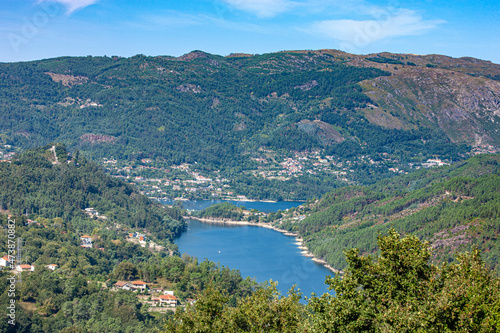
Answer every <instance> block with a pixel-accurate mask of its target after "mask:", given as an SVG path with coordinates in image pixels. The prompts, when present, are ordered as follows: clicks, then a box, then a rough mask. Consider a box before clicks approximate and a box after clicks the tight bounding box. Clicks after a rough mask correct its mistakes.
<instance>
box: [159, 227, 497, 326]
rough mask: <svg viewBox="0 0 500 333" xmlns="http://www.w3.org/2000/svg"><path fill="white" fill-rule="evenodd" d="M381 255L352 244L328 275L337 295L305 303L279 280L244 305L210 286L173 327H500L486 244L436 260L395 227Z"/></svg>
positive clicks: (177, 316) (424, 244) (380, 242)
mask: <svg viewBox="0 0 500 333" xmlns="http://www.w3.org/2000/svg"><path fill="white" fill-rule="evenodd" d="M378 245H379V246H380V256H377V257H372V256H360V255H359V253H358V250H357V249H352V250H349V251H346V253H345V254H346V257H347V262H348V268H347V269H346V271H345V274H344V275H343V276H342V277H339V276H336V277H334V278H330V277H329V278H327V284H328V285H329V286H330V288H331V289H332V290H333V291H335V293H336V296H331V295H329V294H324V295H322V296H320V297H316V296H313V297H312V298H310V299H309V300H308V304H307V305H306V306H305V307H301V306H300V303H299V299H300V294H298V293H297V292H296V291H294V290H291V292H290V294H289V295H287V296H280V295H279V294H277V293H276V290H275V289H274V288H273V287H272V286H271V287H269V288H267V289H262V290H260V291H258V292H257V293H255V294H254V295H252V296H249V297H247V298H244V299H242V300H240V301H239V302H238V304H237V306H236V307H233V306H230V305H229V304H227V296H226V295H225V293H224V292H219V291H217V290H216V289H215V288H210V289H207V290H206V291H205V292H204V293H203V296H202V297H200V299H199V300H198V302H197V303H196V304H195V305H194V306H193V307H191V308H188V310H187V311H186V312H178V313H176V314H175V316H174V318H172V319H170V321H169V322H168V323H167V326H166V330H165V332H224V333H225V332H495V331H498V329H500V288H499V287H500V280H499V279H498V277H497V276H495V275H492V273H491V271H489V270H488V269H487V268H486V267H485V265H484V262H483V261H482V260H481V257H480V255H479V251H477V250H476V249H474V250H473V251H472V252H470V253H463V254H460V255H459V256H458V257H457V260H458V263H454V264H443V265H441V266H435V265H432V264H430V263H429V259H430V257H431V251H430V249H429V244H428V243H427V242H422V241H420V240H419V239H418V238H417V237H415V236H407V237H404V238H401V237H400V235H399V234H398V233H397V232H396V231H395V230H394V229H391V230H389V233H388V235H387V236H384V237H379V239H378Z"/></svg>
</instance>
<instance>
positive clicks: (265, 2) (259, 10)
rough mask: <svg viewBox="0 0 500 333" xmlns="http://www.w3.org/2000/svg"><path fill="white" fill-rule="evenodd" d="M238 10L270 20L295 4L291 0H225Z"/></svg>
mask: <svg viewBox="0 0 500 333" xmlns="http://www.w3.org/2000/svg"><path fill="white" fill-rule="evenodd" d="M223 1H224V2H225V3H227V4H228V5H230V6H231V7H234V8H236V9H238V10H243V11H247V12H250V13H253V14H255V15H257V16H259V17H263V18H268V17H273V16H276V15H277V14H280V13H283V12H285V11H287V10H289V9H290V8H291V7H292V6H293V3H292V1H289V0H223Z"/></svg>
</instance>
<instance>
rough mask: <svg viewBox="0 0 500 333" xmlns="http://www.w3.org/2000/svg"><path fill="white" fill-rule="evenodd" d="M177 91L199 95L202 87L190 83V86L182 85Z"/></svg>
mask: <svg viewBox="0 0 500 333" xmlns="http://www.w3.org/2000/svg"><path fill="white" fill-rule="evenodd" d="M177 90H178V91H180V92H193V93H195V94H197V93H200V92H201V87H200V86H197V85H194V84H190V83H188V84H182V85H180V86H178V87H177Z"/></svg>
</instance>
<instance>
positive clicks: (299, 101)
mask: <svg viewBox="0 0 500 333" xmlns="http://www.w3.org/2000/svg"><path fill="white" fill-rule="evenodd" d="M499 73H500V66H499V65H496V64H492V63H489V62H485V61H481V60H477V59H469V58H460V59H453V58H449V57H444V56H415V55H394V54H375V55H369V56H356V55H352V54H347V53H343V52H340V51H335V50H320V51H296V52H280V53H271V54H263V55H252V56H245V55H234V56H227V57H221V56H217V55H212V54H207V53H204V52H201V51H194V52H191V53H189V54H186V55H184V56H182V57H178V58H175V57H168V56H157V57H146V56H143V55H137V56H134V57H131V58H120V57H90V56H89V57H61V58H56V59H46V60H40V61H33V62H25V63H11V64H0V87H1V89H0V111H1V112H0V139H1V141H2V143H3V144H8V145H14V146H15V147H19V148H23V149H24V148H30V147H34V146H39V145H44V144H48V143H50V142H63V143H65V144H66V146H67V147H68V149H69V150H70V151H74V150H75V149H79V150H80V151H81V152H82V154H84V155H85V156H87V157H91V158H93V159H95V158H98V157H99V158H101V157H106V158H111V157H113V158H115V159H118V160H120V161H140V160H141V159H144V158H147V159H151V160H153V161H154V162H156V163H162V165H163V166H170V165H180V164H182V163H190V164H192V165H196V168H197V169H198V170H201V171H203V172H205V173H207V174H209V173H210V172H214V171H220V172H221V173H220V175H222V176H225V177H231V179H235V180H237V181H236V183H235V187H236V188H240V191H244V190H243V189H244V188H245V186H242V185H244V184H246V185H248V187H250V188H251V190H249V191H248V192H247V193H240V194H245V195H249V196H251V197H256V196H257V195H258V194H257V191H255V188H256V187H259V188H261V187H266V190H265V192H264V193H265V196H264V197H263V198H267V199H270V198H272V199H279V198H280V197H283V195H284V194H286V193H291V192H294V193H295V192H296V194H294V195H292V196H291V198H295V199H297V198H301V199H306V197H305V196H310V195H311V193H309V192H307V191H305V192H304V191H303V190H302V191H301V190H300V188H303V187H304V186H302V185H304V184H305V185H306V187H315V188H316V189H315V193H316V194H318V195H320V194H322V193H325V192H326V191H328V190H331V189H333V188H335V187H336V186H340V185H341V184H340V183H338V182H337V177H333V176H332V175H331V174H328V172H327V174H322V175H317V176H315V175H316V173H315V171H314V170H311V171H313V172H309V173H305V175H304V176H303V177H302V176H300V177H299V179H296V177H289V178H287V179H281V180H279V181H276V180H272V179H270V177H266V176H257V175H256V174H257V173H258V172H259V168H260V167H261V165H259V163H258V162H256V161H257V160H262V159H265V158H266V157H267V156H268V155H269V154H272V153H277V152H279V153H280V154H282V155H283V156H285V157H292V156H293V154H294V153H297V152H299V153H300V152H311V151H317V152H319V153H320V154H321V156H331V157H332V158H333V159H334V160H335V161H337V162H341V163H344V166H345V162H347V161H349V163H351V170H354V173H353V174H352V177H348V179H347V180H348V181H350V182H352V181H354V182H357V183H359V184H369V183H372V182H374V180H378V179H381V178H384V177H389V176H393V175H394V173H391V172H390V171H388V169H389V168H391V167H396V168H399V169H401V170H407V169H408V170H409V169H411V168H412V166H413V164H415V163H422V162H425V161H426V160H427V159H429V158H440V159H442V160H447V161H448V162H451V161H457V160H461V159H463V158H465V157H466V156H467V153H469V152H471V150H472V149H487V150H492V151H495V150H496V149H497V148H498V146H499V144H500V141H499V140H500V139H499V137H498V135H499V134H498V129H497V128H496V124H497V123H498V121H500V119H498V112H497V111H498V100H499V98H500V97H499V96H500V86H499V83H498V82H497V81H495V80H496V79H497V78H498V74H499ZM462 85H465V86H466V87H467V89H465V90H464V89H459V87H460V86H462ZM398 87H399V88H398ZM443 101H444V102H443ZM276 162H277V163H279V162H280V161H276ZM273 177H275V176H273ZM271 178H272V177H271ZM278 178H279V177H278ZM326 179H327V181H326V182H325V183H322V181H323V180H326ZM280 182H281V184H283V185H284V186H286V187H289V188H290V190H288V191H286V192H285V191H282V192H279V191H278V192H279V193H275V192H276V191H274V190H272V189H276V188H278V187H279V186H278V185H279V184H280ZM296 183H297V184H298V183H300V185H296V186H295V185H293V184H296ZM341 183H342V181H341ZM290 184H292V186H290ZM342 184H345V181H343V183H342ZM299 192H301V193H299Z"/></svg>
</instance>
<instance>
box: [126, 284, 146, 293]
mask: <svg viewBox="0 0 500 333" xmlns="http://www.w3.org/2000/svg"><path fill="white" fill-rule="evenodd" d="M130 284H131V289H132V290H133V291H137V290H139V291H140V292H141V293H142V292H144V290H146V288H147V287H148V285H147V284H146V282H144V281H132V282H131V283H130Z"/></svg>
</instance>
